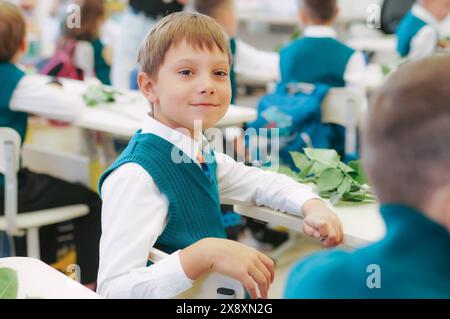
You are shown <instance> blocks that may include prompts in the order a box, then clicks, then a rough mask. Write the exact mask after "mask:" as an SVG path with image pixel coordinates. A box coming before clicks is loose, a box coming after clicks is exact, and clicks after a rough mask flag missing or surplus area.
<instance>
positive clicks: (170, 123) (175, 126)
mask: <svg viewBox="0 0 450 319" xmlns="http://www.w3.org/2000/svg"><path fill="white" fill-rule="evenodd" d="M153 119H155V120H156V121H158V122H159V123H161V124H163V125H165V126H167V127H169V128H171V129H173V130H177V131H178V132H180V133H182V134H184V135H186V136H187V137H189V138H191V139H193V140H197V138H198V137H199V135H200V134H201V133H200V132H198V131H195V130H194V129H191V128H187V127H183V126H182V125H180V124H178V123H176V122H174V121H170V120H167V119H165V118H163V117H160V116H158V115H157V114H154V116H153Z"/></svg>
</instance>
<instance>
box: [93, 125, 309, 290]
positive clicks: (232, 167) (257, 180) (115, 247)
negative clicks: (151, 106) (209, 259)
mask: <svg viewBox="0 0 450 319" xmlns="http://www.w3.org/2000/svg"><path fill="white" fill-rule="evenodd" d="M142 133H153V134H155V135H158V136H160V137H161V138H163V139H166V140H167V141H169V142H171V143H172V144H174V145H176V146H177V147H178V148H180V149H181V150H182V151H183V152H185V153H186V155H187V156H189V157H190V158H191V159H192V160H195V158H196V155H197V154H198V150H199V149H200V148H201V147H202V144H204V141H205V139H204V137H203V136H202V135H200V138H199V141H193V140H192V139H191V138H189V137H188V136H186V135H184V134H181V133H179V132H177V131H175V130H173V129H171V128H169V127H167V126H165V125H163V124H161V123H159V122H158V121H156V120H154V119H153V118H151V117H147V118H146V119H145V120H144V123H143V127H142ZM203 146H204V147H208V146H207V145H203ZM215 157H216V161H217V170H216V174H217V181H218V187H219V193H220V199H221V202H226V203H229V204H239V203H253V204H256V205H265V206H268V207H271V208H273V209H277V210H281V211H285V212H288V213H291V214H295V215H301V207H302V205H303V204H304V203H305V202H306V201H307V200H310V199H313V198H318V197H317V196H316V195H315V194H314V193H313V191H312V189H311V188H310V187H309V186H307V185H302V184H299V183H297V182H295V181H294V180H292V179H291V178H289V177H287V176H284V175H279V174H275V173H272V172H266V171H263V170H261V169H258V168H255V167H248V166H245V165H244V164H243V163H238V162H236V161H234V160H233V159H232V158H231V157H229V156H227V155H225V154H223V153H219V152H215ZM101 192H102V198H103V207H102V237H101V240H100V266H99V273H98V280H97V282H98V289H97V292H98V293H99V294H100V295H102V296H105V297H108V298H170V297H174V296H176V295H178V294H180V293H182V292H184V291H185V290H187V289H189V288H190V287H191V285H192V281H191V280H190V279H189V278H188V277H187V276H186V274H185V273H184V270H183V268H182V266H181V262H180V258H179V251H177V252H174V253H173V254H171V255H170V256H169V257H167V258H165V259H163V260H161V261H159V262H157V263H155V264H153V265H151V266H149V267H146V264H147V258H148V254H149V251H150V249H151V248H152V247H153V245H154V244H155V242H156V240H157V238H158V236H159V235H160V234H161V233H162V232H163V230H164V227H165V225H166V223H167V212H168V200H167V198H166V197H165V196H164V194H162V193H161V192H160V190H159V189H158V187H157V186H156V184H155V183H154V181H153V179H152V177H151V176H150V175H149V174H148V172H147V171H146V170H145V169H144V168H142V167H141V166H139V165H138V164H135V163H127V164H124V165H122V166H120V167H119V168H117V169H116V170H114V171H113V172H112V173H111V174H110V175H109V176H108V177H107V178H106V179H105V181H104V183H103V186H102V189H101Z"/></svg>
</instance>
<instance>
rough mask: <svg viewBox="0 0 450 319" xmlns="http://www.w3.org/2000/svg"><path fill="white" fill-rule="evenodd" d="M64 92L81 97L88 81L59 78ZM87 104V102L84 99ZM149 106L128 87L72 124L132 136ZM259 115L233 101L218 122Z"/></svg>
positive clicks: (40, 78) (235, 121)
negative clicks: (111, 100)
mask: <svg viewBox="0 0 450 319" xmlns="http://www.w3.org/2000/svg"><path fill="white" fill-rule="evenodd" d="M31 76H32V77H34V80H35V81H37V82H40V83H48V82H49V81H50V77H47V76H43V75H31ZM60 81H61V82H62V83H63V88H62V89H63V90H64V93H65V94H67V98H68V99H76V100H79V101H80V103H83V101H82V100H81V95H82V94H83V93H85V91H86V89H87V84H86V83H85V82H82V81H75V80H69V79H60ZM83 104H84V103H83ZM149 110H150V107H149V106H148V103H147V101H146V100H145V98H144V97H143V96H142V94H141V93H140V92H138V91H126V92H125V94H124V96H119V97H118V98H117V101H116V102H115V103H112V104H108V105H97V106H94V107H88V106H84V107H83V112H82V115H81V117H80V118H78V119H77V120H76V121H75V122H74V123H73V124H74V125H76V126H79V127H82V128H86V129H90V130H95V131H102V132H106V133H111V134H115V135H121V136H126V137H130V136H132V135H133V134H134V133H135V132H136V130H137V129H139V128H140V127H141V122H142V120H143V118H144V116H145V114H146V113H147V112H148V111H149ZM255 119H256V109H254V108H250V107H243V106H236V105H230V107H229V108H228V112H227V113H226V114H225V116H224V117H223V118H222V119H221V120H220V121H219V122H218V123H217V124H216V127H225V126H240V125H242V124H243V123H245V122H249V121H253V120H255Z"/></svg>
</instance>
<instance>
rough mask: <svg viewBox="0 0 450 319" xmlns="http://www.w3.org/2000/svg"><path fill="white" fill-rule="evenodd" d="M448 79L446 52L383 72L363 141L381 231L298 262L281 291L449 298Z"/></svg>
mask: <svg viewBox="0 0 450 319" xmlns="http://www.w3.org/2000/svg"><path fill="white" fill-rule="evenodd" d="M443 83H445V84H446V85H443ZM448 83H450V56H434V57H429V58H426V59H424V60H420V61H418V62H412V63H410V64H408V65H405V66H403V67H401V68H400V69H399V70H398V71H397V72H396V73H394V74H393V75H392V76H390V77H389V79H388V80H387V82H386V83H385V85H384V86H383V87H382V88H381V89H380V91H379V92H378V94H377V96H376V97H375V99H374V100H373V102H372V106H371V108H370V112H369V115H368V123H367V125H366V128H367V131H366V134H365V137H364V144H363V145H364V148H363V158H364V162H365V168H366V171H367V174H368V176H369V180H370V181H371V184H372V185H373V187H374V190H375V193H376V194H377V195H378V198H379V200H380V203H381V208H380V210H381V214H382V216H383V218H384V221H385V223H386V228H387V233H386V236H385V238H384V239H382V240H380V241H379V242H376V243H374V244H372V245H369V246H366V247H363V248H360V249H357V250H355V251H353V252H347V251H343V250H334V251H330V252H322V253H318V254H315V255H312V256H310V257H308V258H307V259H305V260H303V261H301V262H300V263H299V264H297V265H296V266H294V268H293V270H292V271H291V273H290V275H289V276H288V279H287V285H286V291H285V296H286V297H288V298H450V272H449V269H450V234H449V232H450V170H449V163H450V125H449V124H450V107H449V104H448V103H449V101H450V90H449V88H448Z"/></svg>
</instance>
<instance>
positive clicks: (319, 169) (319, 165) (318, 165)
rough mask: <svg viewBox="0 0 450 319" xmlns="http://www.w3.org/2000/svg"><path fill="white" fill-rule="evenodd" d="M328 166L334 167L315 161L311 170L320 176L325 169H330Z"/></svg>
mask: <svg viewBox="0 0 450 319" xmlns="http://www.w3.org/2000/svg"><path fill="white" fill-rule="evenodd" d="M328 168H333V167H330V166H329V165H325V164H322V163H320V162H313V165H312V168H311V172H312V173H313V174H314V175H316V176H320V175H321V174H322V173H323V171H324V170H326V169H328Z"/></svg>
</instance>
